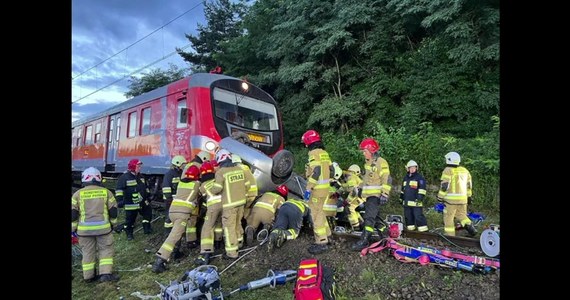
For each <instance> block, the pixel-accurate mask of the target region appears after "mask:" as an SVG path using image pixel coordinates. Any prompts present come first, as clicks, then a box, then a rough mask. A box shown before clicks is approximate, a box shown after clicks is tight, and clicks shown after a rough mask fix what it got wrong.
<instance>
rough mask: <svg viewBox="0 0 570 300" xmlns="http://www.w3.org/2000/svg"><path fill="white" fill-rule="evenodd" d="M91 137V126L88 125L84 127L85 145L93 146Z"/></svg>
mask: <svg viewBox="0 0 570 300" xmlns="http://www.w3.org/2000/svg"><path fill="white" fill-rule="evenodd" d="M92 135H93V126H91V125H89V126H87V127H85V145H91V144H93V139H92Z"/></svg>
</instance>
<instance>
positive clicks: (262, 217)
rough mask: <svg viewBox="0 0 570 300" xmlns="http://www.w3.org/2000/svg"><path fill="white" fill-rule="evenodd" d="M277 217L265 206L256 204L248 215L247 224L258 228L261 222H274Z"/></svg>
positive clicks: (254, 228) (255, 228)
mask: <svg viewBox="0 0 570 300" xmlns="http://www.w3.org/2000/svg"><path fill="white" fill-rule="evenodd" d="M274 219H275V214H274V213H273V212H271V211H270V210H269V209H267V208H265V207H263V206H254V207H253V208H252V209H251V212H250V213H249V216H248V217H247V226H250V227H253V230H254V231H255V230H257V228H258V227H259V224H263V225H265V224H270V225H271V224H272V223H273V220H274Z"/></svg>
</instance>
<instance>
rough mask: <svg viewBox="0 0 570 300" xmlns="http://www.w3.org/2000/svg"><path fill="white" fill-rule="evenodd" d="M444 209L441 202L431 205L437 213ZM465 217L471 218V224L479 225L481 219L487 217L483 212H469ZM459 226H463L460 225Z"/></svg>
mask: <svg viewBox="0 0 570 300" xmlns="http://www.w3.org/2000/svg"><path fill="white" fill-rule="evenodd" d="M444 209H445V204H444V203H441V202H438V203H436V204H435V205H434V206H433V210H435V211H436V212H438V213H443V210H444ZM467 217H468V218H469V220H471V222H473V226H477V225H479V224H480V223H481V222H482V221H483V220H485V219H486V218H487V217H486V216H485V215H484V214H482V213H477V212H470V213H468V214H467ZM456 227H457V226H456ZM459 227H463V226H461V225H460V226H459ZM456 229H458V228H456Z"/></svg>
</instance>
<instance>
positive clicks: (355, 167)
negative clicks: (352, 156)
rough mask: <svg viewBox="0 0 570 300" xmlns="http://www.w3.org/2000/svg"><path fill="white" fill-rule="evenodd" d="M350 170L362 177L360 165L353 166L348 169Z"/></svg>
mask: <svg viewBox="0 0 570 300" xmlns="http://www.w3.org/2000/svg"><path fill="white" fill-rule="evenodd" d="M348 170H349V171H352V172H354V173H356V175H360V167H359V166H358V165H351V166H350V167H348Z"/></svg>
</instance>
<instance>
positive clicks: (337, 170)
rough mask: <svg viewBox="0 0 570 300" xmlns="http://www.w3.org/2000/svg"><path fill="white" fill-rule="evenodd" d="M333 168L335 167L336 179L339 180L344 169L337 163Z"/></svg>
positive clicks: (334, 163)
mask: <svg viewBox="0 0 570 300" xmlns="http://www.w3.org/2000/svg"><path fill="white" fill-rule="evenodd" d="M333 167H334V175H333V177H334V179H336V180H338V179H339V178H340V176H341V175H342V169H341V168H340V166H339V165H338V163H337V162H336V161H335V162H333Z"/></svg>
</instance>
